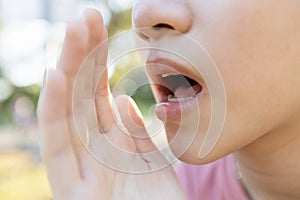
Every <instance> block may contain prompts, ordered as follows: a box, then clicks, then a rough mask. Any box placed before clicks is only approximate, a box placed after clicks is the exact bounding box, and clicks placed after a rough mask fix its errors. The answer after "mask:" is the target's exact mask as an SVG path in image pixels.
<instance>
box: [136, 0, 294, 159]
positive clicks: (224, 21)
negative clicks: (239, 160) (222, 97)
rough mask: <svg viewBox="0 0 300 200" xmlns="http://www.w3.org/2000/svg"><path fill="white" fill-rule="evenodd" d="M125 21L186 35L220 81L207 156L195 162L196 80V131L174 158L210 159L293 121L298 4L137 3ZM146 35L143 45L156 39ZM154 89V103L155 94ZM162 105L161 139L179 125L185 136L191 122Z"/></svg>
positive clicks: (271, 0)
mask: <svg viewBox="0 0 300 200" xmlns="http://www.w3.org/2000/svg"><path fill="white" fill-rule="evenodd" d="M133 23H134V25H135V27H137V28H144V27H154V26H162V24H163V27H167V28H172V29H174V30H176V31H179V32H181V33H183V34H185V35H187V36H189V37H192V38H193V39H194V40H196V41H198V42H199V43H201V44H202V45H203V46H204V47H205V49H206V50H207V51H208V52H209V54H210V56H211V57H212V58H213V60H214V62H215V63H216V65H217V66H218V69H219V71H220V73H221V76H222V78H223V82H224V86H225V90H226V94H227V114H226V120H225V125H224V129H223V131H222V134H221V137H220V139H219V141H218V143H217V144H216V145H215V147H214V148H213V151H212V152H211V153H210V154H209V156H207V157H206V158H205V159H204V160H200V159H199V158H198V152H199V147H200V145H201V144H202V142H203V139H204V135H205V133H206V131H207V125H208V122H209V120H210V112H211V109H210V107H211V106H210V95H209V92H208V91H207V87H206V85H205V84H204V83H202V87H203V89H202V91H201V93H202V94H201V98H199V99H198V98H197V99H196V100H197V101H198V105H199V107H200V110H201V116H200V126H199V128H198V129H197V136H196V138H195V140H194V142H193V144H192V145H191V146H190V148H189V149H188V151H186V153H184V154H183V155H182V156H181V159H182V160H184V161H186V162H190V163H204V162H209V161H212V160H215V159H217V158H220V157H222V156H224V155H226V154H228V153H231V152H233V151H236V150H239V149H241V148H243V147H245V146H246V145H248V144H250V143H253V142H254V141H255V140H257V139H259V138H261V137H262V136H265V135H266V134H273V133H274V132H276V131H277V130H279V129H281V130H284V129H285V128H286V127H288V125H291V124H292V123H293V120H295V121H296V120H297V121H298V120H299V118H297V117H295V116H299V112H300V78H299V73H300V1H297V0H286V1H282V0H265V1H261V0H248V1H247V0H244V1H236V0H226V1H224V0H209V1H207V0H140V1H139V2H137V4H136V6H135V8H134V11H133ZM156 31H160V30H159V29H156ZM151 37H152V36H151V33H150V34H149V33H147V34H145V35H144V38H146V39H148V40H149V42H151V41H155V42H159V40H160V39H159V38H154V37H153V38H151ZM195 53H197V52H195ZM156 56H158V57H164V56H165V57H167V55H156ZM170 67H172V66H170ZM182 68H184V67H182ZM182 70H187V71H189V69H182ZM179 71H180V70H179ZM190 71H191V70H190ZM194 76H200V75H197V74H196V75H195V74H194ZM150 77H151V76H150ZM193 78H194V79H197V80H198V78H199V80H201V79H202V78H201V77H193ZM154 90H155V93H156V97H157V99H160V97H159V95H160V94H159V91H157V90H158V89H157V88H156V89H155V88H154ZM171 103H172V102H171ZM171 103H169V104H171ZM167 104H168V103H165V104H164V106H165V107H164V106H163V107H164V109H165V110H164V111H166V112H167V119H165V120H166V123H165V126H166V130H167V134H168V138H169V139H171V138H172V137H173V136H174V134H175V132H176V131H177V130H178V128H179V126H180V127H181V128H182V127H183V129H185V128H186V132H185V134H186V136H187V138H188V136H189V134H192V133H190V131H189V130H188V127H189V123H191V121H190V120H191V119H190V118H189V117H185V118H183V119H180V116H176V112H175V111H172V110H171V108H170V105H167ZM168 109H169V110H168ZM172 112H174V113H173V116H172ZM186 112H194V111H193V109H187V111H186ZM160 115H163V114H162V113H160V112H159V109H158V116H159V117H160ZM187 116H188V114H187ZM193 120H196V119H193Z"/></svg>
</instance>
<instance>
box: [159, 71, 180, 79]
mask: <svg viewBox="0 0 300 200" xmlns="http://www.w3.org/2000/svg"><path fill="white" fill-rule="evenodd" d="M175 75H178V73H175V72H170V73H166V74H161V77H163V78H166V77H168V76H175Z"/></svg>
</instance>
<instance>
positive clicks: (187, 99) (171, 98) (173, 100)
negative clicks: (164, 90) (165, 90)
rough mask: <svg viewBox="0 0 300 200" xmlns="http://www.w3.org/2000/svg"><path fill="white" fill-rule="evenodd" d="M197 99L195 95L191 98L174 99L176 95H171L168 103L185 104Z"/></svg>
mask: <svg viewBox="0 0 300 200" xmlns="http://www.w3.org/2000/svg"><path fill="white" fill-rule="evenodd" d="M195 97H196V95H195V94H194V95H193V96H190V97H174V95H171V94H169V95H168V102H171V103H183V102H186V101H190V100H192V99H194V98H195Z"/></svg>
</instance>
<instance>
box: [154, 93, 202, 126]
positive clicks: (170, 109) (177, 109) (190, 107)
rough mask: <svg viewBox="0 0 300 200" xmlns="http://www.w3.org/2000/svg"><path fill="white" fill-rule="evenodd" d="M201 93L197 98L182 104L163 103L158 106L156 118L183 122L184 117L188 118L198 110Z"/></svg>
mask: <svg viewBox="0 0 300 200" xmlns="http://www.w3.org/2000/svg"><path fill="white" fill-rule="evenodd" d="M201 93H202V92H201ZM201 93H199V94H198V95H197V96H196V97H195V98H193V99H191V100H188V101H185V102H181V103H179V102H178V103H173V102H162V103H158V104H156V107H155V112H156V116H157V117H158V118H159V119H160V120H162V121H174V122H177V121H181V119H182V117H183V116H188V113H190V112H192V111H195V109H197V106H199V100H200V98H201Z"/></svg>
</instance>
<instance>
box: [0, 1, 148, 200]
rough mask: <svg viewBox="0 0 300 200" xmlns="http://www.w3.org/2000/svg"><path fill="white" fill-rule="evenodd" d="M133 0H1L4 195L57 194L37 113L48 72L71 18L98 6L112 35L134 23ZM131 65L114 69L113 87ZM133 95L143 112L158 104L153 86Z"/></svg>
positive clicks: (31, 199)
mask: <svg viewBox="0 0 300 200" xmlns="http://www.w3.org/2000/svg"><path fill="white" fill-rule="evenodd" d="M133 3H134V0H94V1H92V0H26V1H25V0H0V199H3V200H18V199H20V200H46V199H52V198H51V194H50V189H49V186H48V183H47V178H46V175H45V171H44V168H43V165H42V163H41V160H40V156H39V149H38V129H37V120H36V114H35V113H36V107H37V101H38V95H39V92H40V87H41V85H42V81H43V74H44V71H45V69H46V68H55V66H56V62H57V57H58V54H59V50H60V46H61V43H62V41H63V38H64V32H65V28H66V22H67V21H69V20H71V19H74V18H78V17H80V16H81V15H82V13H83V11H84V10H85V8H87V7H93V8H96V9H98V10H100V11H101V12H102V14H103V17H104V20H105V23H106V26H107V28H108V31H109V35H110V36H111V35H114V34H116V33H118V32H120V31H122V30H128V29H130V28H131V8H132V6H133ZM126 70H127V68H126V66H122V67H116V68H114V69H112V71H111V79H110V81H111V85H112V87H113V86H114V84H115V83H116V81H117V79H118V77H119V76H120V74H122V73H123V72H125V71H126ZM124 87H125V89H124V90H126V87H127V86H126V84H125V85H124ZM133 97H134V98H135V100H136V101H137V102H138V104H139V106H140V108H142V111H143V106H144V105H145V104H148V105H151V104H152V103H153V97H152V94H151V92H150V89H149V87H143V88H142V89H141V90H140V91H139V92H136V93H135V94H133Z"/></svg>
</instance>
